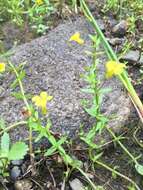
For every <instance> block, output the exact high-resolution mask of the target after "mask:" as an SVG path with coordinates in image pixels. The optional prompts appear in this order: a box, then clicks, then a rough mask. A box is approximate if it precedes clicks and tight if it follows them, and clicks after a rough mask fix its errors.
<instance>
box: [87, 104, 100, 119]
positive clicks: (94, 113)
mask: <svg viewBox="0 0 143 190" xmlns="http://www.w3.org/2000/svg"><path fill="white" fill-rule="evenodd" d="M97 109H98V107H95V106H92V107H91V108H89V109H88V108H85V111H86V112H87V113H88V114H89V115H91V116H92V117H96V116H97Z"/></svg>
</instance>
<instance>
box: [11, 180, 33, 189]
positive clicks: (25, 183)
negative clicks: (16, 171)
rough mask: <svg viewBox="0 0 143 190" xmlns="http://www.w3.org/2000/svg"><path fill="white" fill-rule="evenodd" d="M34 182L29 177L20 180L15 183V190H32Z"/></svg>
mask: <svg viewBox="0 0 143 190" xmlns="http://www.w3.org/2000/svg"><path fill="white" fill-rule="evenodd" d="M32 186H33V183H32V182H31V181H30V180H29V179H23V180H18V181H16V182H15V183H14V188H15V190H25V189H26V190H31V189H32Z"/></svg>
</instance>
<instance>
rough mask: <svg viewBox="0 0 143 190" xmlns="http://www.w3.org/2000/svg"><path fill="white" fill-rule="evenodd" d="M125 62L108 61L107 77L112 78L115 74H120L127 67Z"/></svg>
mask: <svg viewBox="0 0 143 190" xmlns="http://www.w3.org/2000/svg"><path fill="white" fill-rule="evenodd" d="M125 67H126V66H125V64H123V63H117V62H116V61H108V62H107V63H106V78H110V77H112V76H113V75H120V74H121V73H122V72H123V71H124V68H125Z"/></svg>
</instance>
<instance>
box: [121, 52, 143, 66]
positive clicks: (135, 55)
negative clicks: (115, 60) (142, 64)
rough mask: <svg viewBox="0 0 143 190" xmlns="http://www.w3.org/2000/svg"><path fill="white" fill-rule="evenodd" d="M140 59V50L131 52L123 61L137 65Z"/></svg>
mask: <svg viewBox="0 0 143 190" xmlns="http://www.w3.org/2000/svg"><path fill="white" fill-rule="evenodd" d="M139 59H140V52H139V51H138V50H130V51H129V52H128V53H126V54H125V55H124V56H123V57H122V58H121V60H123V61H128V62H129V63H137V62H139Z"/></svg>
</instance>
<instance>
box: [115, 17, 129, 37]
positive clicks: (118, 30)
mask: <svg viewBox="0 0 143 190" xmlns="http://www.w3.org/2000/svg"><path fill="white" fill-rule="evenodd" d="M127 29H128V23H127V21H125V20H122V21H120V22H119V23H118V24H117V25H115V26H114V27H113V28H112V33H113V35H114V36H115V37H124V36H125V34H126V32H127Z"/></svg>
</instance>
